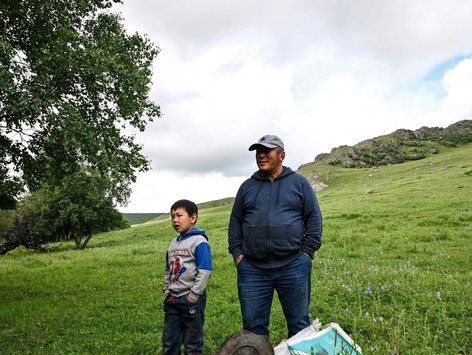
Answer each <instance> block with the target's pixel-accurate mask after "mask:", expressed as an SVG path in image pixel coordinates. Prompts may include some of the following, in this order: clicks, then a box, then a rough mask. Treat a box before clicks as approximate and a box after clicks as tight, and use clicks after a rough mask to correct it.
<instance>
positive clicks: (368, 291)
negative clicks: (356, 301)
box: [364, 287, 372, 296]
mask: <svg viewBox="0 0 472 355" xmlns="http://www.w3.org/2000/svg"><path fill="white" fill-rule="evenodd" d="M364 294H365V295H366V296H370V295H371V294H372V290H371V289H370V287H367V288H366V289H365V291H364Z"/></svg>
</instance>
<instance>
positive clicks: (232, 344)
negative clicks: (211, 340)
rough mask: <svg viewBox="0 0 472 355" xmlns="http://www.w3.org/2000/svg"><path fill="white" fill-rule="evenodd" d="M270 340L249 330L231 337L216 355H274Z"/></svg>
mask: <svg viewBox="0 0 472 355" xmlns="http://www.w3.org/2000/svg"><path fill="white" fill-rule="evenodd" d="M273 354H274V348H273V347H272V344H271V343H270V341H269V338H268V337H266V336H264V335H257V334H254V333H251V332H249V331H247V330H242V331H240V332H239V333H236V334H233V335H231V336H230V337H229V338H228V339H226V341H225V342H224V343H223V344H222V345H221V346H220V348H219V349H218V351H217V352H216V355H273Z"/></svg>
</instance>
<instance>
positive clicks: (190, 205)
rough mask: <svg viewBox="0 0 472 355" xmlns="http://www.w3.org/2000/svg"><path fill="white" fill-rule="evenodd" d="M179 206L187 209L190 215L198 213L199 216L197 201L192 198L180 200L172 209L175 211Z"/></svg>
mask: <svg viewBox="0 0 472 355" xmlns="http://www.w3.org/2000/svg"><path fill="white" fill-rule="evenodd" d="M177 208H182V209H184V210H185V211H187V213H188V215H189V216H191V215H193V214H196V215H197V216H198V206H197V205H196V204H195V202H192V201H190V200H178V201H176V202H174V204H173V205H172V206H171V207H170V211H171V212H172V211H175V210H176V209H177Z"/></svg>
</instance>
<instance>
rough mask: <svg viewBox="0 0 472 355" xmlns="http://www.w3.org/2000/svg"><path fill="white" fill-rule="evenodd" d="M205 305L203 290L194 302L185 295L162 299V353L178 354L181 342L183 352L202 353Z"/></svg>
mask: <svg viewBox="0 0 472 355" xmlns="http://www.w3.org/2000/svg"><path fill="white" fill-rule="evenodd" d="M205 306H206V293H205V292H204V293H203V294H202V295H201V296H200V297H199V298H198V301H197V302H196V303H191V302H189V301H187V296H186V295H184V296H181V297H166V299H165V301H164V331H163V332H162V343H163V346H162V354H164V355H180V354H181V352H180V347H181V345H182V344H183V345H184V347H185V354H189V355H194V354H195V355H196V354H202V353H203V322H204V312H205Z"/></svg>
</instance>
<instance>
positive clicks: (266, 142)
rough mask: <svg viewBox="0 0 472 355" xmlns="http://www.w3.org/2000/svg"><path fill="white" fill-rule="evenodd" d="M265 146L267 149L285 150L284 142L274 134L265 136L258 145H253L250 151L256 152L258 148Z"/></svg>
mask: <svg viewBox="0 0 472 355" xmlns="http://www.w3.org/2000/svg"><path fill="white" fill-rule="evenodd" d="M261 145H262V146H263V147H266V148H277V147H278V148H280V149H282V150H285V148H284V142H282V140H281V139H280V138H279V137H277V136H275V135H273V134H266V135H265V136H263V137H261V138H260V139H259V140H258V141H257V143H254V144H252V145H251V146H250V147H249V150H256V149H257V147H258V146H261Z"/></svg>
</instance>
